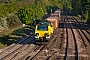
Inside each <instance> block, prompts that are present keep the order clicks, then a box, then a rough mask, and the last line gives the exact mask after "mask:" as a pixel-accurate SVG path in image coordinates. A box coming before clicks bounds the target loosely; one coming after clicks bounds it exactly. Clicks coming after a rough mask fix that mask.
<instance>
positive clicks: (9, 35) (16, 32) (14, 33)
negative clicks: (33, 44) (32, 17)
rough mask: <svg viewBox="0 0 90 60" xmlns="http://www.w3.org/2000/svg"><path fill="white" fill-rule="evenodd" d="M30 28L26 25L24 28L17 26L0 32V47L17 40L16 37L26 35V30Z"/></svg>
mask: <svg viewBox="0 0 90 60" xmlns="http://www.w3.org/2000/svg"><path fill="white" fill-rule="evenodd" d="M30 29H31V27H30V26H26V27H24V28H22V27H21V26H19V27H15V28H12V29H9V30H8V31H5V32H3V33H1V34H0V36H1V37H2V36H3V37H2V38H0V49H1V48H4V47H6V46H8V45H10V44H12V43H14V42H15V41H17V40H16V39H17V38H21V37H22V36H23V35H26V32H28V31H29V30H30Z"/></svg>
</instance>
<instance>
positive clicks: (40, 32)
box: [35, 21, 54, 44]
mask: <svg viewBox="0 0 90 60" xmlns="http://www.w3.org/2000/svg"><path fill="white" fill-rule="evenodd" d="M53 30H54V26H53V24H52V23H50V22H48V21H42V22H39V24H37V25H36V28H35V41H36V43H37V44H39V43H40V44H41V43H46V42H48V41H49V40H50V37H51V34H52V33H53Z"/></svg>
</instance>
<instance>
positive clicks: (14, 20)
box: [6, 14, 21, 28]
mask: <svg viewBox="0 0 90 60" xmlns="http://www.w3.org/2000/svg"><path fill="white" fill-rule="evenodd" d="M6 20H7V21H8V22H7V24H8V27H9V28H13V27H17V26H20V25H21V21H20V20H19V18H18V17H17V15H15V14H10V15H9V16H7V19H6Z"/></svg>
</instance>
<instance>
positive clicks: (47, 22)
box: [38, 20, 51, 25]
mask: <svg viewBox="0 0 90 60" xmlns="http://www.w3.org/2000/svg"><path fill="white" fill-rule="evenodd" d="M50 24H51V23H50V22H49V21H46V20H44V21H40V22H39V23H38V25H50Z"/></svg>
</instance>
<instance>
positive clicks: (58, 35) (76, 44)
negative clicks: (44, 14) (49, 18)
mask: <svg viewBox="0 0 90 60" xmlns="http://www.w3.org/2000/svg"><path fill="white" fill-rule="evenodd" d="M89 33H90V29H89V28H87V27H84V25H83V24H82V23H80V22H79V21H78V20H77V19H76V18H75V17H73V16H66V15H62V16H61V19H60V21H59V28H58V29H57V30H55V32H54V34H53V35H52V37H51V40H50V41H49V42H48V43H47V44H44V45H35V44H33V43H34V35H31V36H28V37H27V38H25V39H23V40H22V41H20V42H18V43H17V44H12V45H11V46H9V47H8V48H7V49H5V50H4V51H3V52H1V53H0V60H83V59H84V60H90V52H89V51H90V40H89V39H90V37H89V35H90V34H89Z"/></svg>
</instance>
